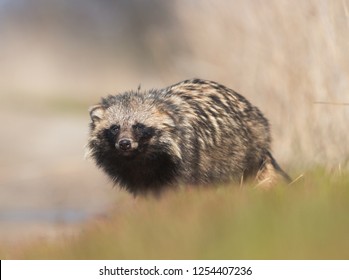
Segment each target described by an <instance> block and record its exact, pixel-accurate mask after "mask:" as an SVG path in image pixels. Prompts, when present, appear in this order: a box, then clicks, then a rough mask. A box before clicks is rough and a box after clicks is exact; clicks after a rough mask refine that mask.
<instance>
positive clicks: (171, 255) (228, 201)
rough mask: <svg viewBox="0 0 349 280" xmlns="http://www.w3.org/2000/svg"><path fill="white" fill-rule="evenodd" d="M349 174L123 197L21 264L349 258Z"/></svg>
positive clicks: (27, 253)
mask: <svg viewBox="0 0 349 280" xmlns="http://www.w3.org/2000/svg"><path fill="white" fill-rule="evenodd" d="M348 186H349V174H348V173H344V174H343V173H342V174H336V175H328V174H326V172H323V171H316V172H311V173H309V174H305V176H304V177H303V178H302V179H300V180H298V181H297V182H295V183H294V184H293V185H292V186H279V187H277V188H275V189H273V190H270V191H262V190H257V189H255V188H253V187H244V188H243V189H241V188H239V187H232V186H225V187H219V188H203V189H186V190H180V191H178V192H173V193H168V194H166V195H165V196H164V197H162V198H161V199H155V198H140V199H139V198H137V199H136V200H134V199H133V198H131V197H128V196H126V197H125V198H124V199H122V200H120V201H119V202H118V204H117V207H116V208H115V209H114V210H113V211H112V213H111V214H110V217H108V218H105V219H102V220H98V221H93V222H91V223H89V224H88V225H86V226H85V227H84V228H83V229H82V232H81V234H80V235H78V236H77V237H67V238H62V239H60V240H57V241H54V242H42V241H41V242H39V241H38V242H36V243H35V244H34V245H30V246H29V247H28V246H27V247H23V248H17V249H16V250H15V251H12V252H6V254H5V251H4V249H3V250H1V248H0V257H3V258H4V257H5V258H20V259H348V258H349V238H348V236H349V216H348V213H349V203H348V201H349V187H348Z"/></svg>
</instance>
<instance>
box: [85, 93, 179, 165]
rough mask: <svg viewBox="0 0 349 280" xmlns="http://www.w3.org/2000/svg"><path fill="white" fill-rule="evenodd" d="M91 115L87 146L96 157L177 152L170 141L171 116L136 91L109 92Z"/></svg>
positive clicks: (173, 128)
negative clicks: (115, 94) (128, 92)
mask: <svg viewBox="0 0 349 280" xmlns="http://www.w3.org/2000/svg"><path fill="white" fill-rule="evenodd" d="M90 117H91V124H90V127H91V136H90V140H89V145H88V148H89V154H92V155H94V156H95V157H96V155H97V156H98V157H103V156H106V155H107V156H108V157H109V156H115V157H122V158H125V159H136V158H140V157H146V158H147V157H148V158H149V157H154V155H155V154H157V153H159V152H167V153H170V154H171V155H173V156H177V155H180V153H179V148H178V146H177V145H176V144H175V143H174V142H173V136H174V134H175V133H176V129H175V124H174V121H173V119H172V118H171V117H170V116H169V115H168V114H166V112H164V111H162V110H159V108H158V107H157V106H156V105H155V104H154V103H153V101H151V100H145V99H144V98H142V97H140V96H137V94H135V95H132V94H124V95H117V96H110V97H108V98H107V99H104V102H102V103H101V104H99V105H96V106H93V107H92V108H91V109H90Z"/></svg>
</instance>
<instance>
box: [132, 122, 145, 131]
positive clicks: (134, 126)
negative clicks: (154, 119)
mask: <svg viewBox="0 0 349 280" xmlns="http://www.w3.org/2000/svg"><path fill="white" fill-rule="evenodd" d="M133 128H134V129H137V130H142V129H144V128H145V125H144V124H141V123H137V124H135V125H133Z"/></svg>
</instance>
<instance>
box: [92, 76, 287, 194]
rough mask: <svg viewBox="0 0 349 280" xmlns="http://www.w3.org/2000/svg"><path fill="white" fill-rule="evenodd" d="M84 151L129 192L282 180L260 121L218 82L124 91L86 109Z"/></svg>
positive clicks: (261, 118) (242, 100)
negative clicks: (86, 140)
mask: <svg viewBox="0 0 349 280" xmlns="http://www.w3.org/2000/svg"><path fill="white" fill-rule="evenodd" d="M90 117H91V123H90V136H89V140H88V144H87V154H88V155H89V156H90V157H92V158H93V159H94V161H95V162H96V164H97V166H98V167H100V168H101V169H102V170H104V171H105V172H106V173H107V174H108V175H109V177H110V178H111V179H112V180H113V181H114V183H116V184H118V185H120V186H121V187H123V188H126V190H128V191H129V192H131V193H133V194H134V195H137V194H145V193H148V192H153V193H159V192H161V191H162V190H163V189H165V188H167V187H175V186H178V185H208V184H219V183H224V182H229V181H235V182H240V181H242V180H245V179H247V178H255V179H256V180H257V181H258V182H263V183H267V184H269V183H271V182H274V181H275V179H277V178H279V177H282V178H284V179H285V180H286V181H289V180H290V178H289V177H288V175H287V174H286V173H285V172H284V171H283V170H282V169H281V168H280V167H279V165H278V164H277V162H276V161H275V159H274V158H273V157H272V155H271V153H270V143H271V138H270V132H269V124H268V121H267V119H266V118H265V117H264V116H263V114H262V113H261V112H260V110H259V109H258V108H257V107H255V106H253V105H252V104H251V103H250V102H249V101H247V100H246V99H245V98H244V97H243V96H241V95H240V94H238V93H236V92H234V91H233V90H231V89H229V88H227V87H225V86H223V85H220V84H218V83H215V82H212V81H206V80H200V79H193V80H186V81H183V82H180V83H178V84H175V85H172V86H169V87H167V88H164V89H160V90H157V89H153V90H150V91H145V92H141V91H140V90H138V91H128V92H125V93H121V94H117V95H110V96H108V97H106V98H102V100H101V102H100V103H99V104H98V105H95V106H93V107H91V108H90Z"/></svg>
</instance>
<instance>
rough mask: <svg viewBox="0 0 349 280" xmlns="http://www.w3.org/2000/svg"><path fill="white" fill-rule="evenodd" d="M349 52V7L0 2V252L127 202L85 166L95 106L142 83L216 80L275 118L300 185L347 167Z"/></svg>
mask: <svg viewBox="0 0 349 280" xmlns="http://www.w3.org/2000/svg"><path fill="white" fill-rule="evenodd" d="M348 50H349V1H348V0H309V1H290V0H288V1H286V0H269V1H262V0H261V1H256V0H235V1H227V0H215V1H197V0H175V1H160V0H118V1H110V0H99V1H92V0H50V1H47V0H0V100H1V102H0V116H1V120H2V126H1V138H0V143H1V145H0V241H1V240H6V241H11V240H16V241H17V240H19V239H23V238H24V239H25V238H28V237H29V236H42V237H45V238H46V237H51V236H55V235H56V234H57V233H59V232H61V231H62V230H63V231H64V232H74V228H75V226H76V225H77V224H78V223H80V222H83V221H85V220H86V219H88V218H90V217H93V216H99V215H103V213H105V212H106V210H107V209H108V208H109V207H111V206H112V205H115V203H117V199H118V197H120V195H123V194H122V192H120V191H118V190H117V189H113V188H112V184H111V183H110V182H109V181H108V179H107V178H106V177H105V176H104V175H103V174H102V173H101V172H100V171H99V170H97V169H96V168H95V167H94V165H93V163H92V162H88V161H86V160H85V159H84V145H85V143H86V140H87V133H88V123H89V117H88V107H89V106H90V105H93V104H95V103H97V102H98V101H99V98H100V97H101V96H104V95H107V94H112V93H117V92H122V91H125V90H130V89H136V88H137V87H138V85H141V86H142V89H150V88H161V87H165V86H168V85H171V84H173V83H176V82H178V81H180V80H184V79H188V78H194V77H198V78H204V79H209V80H214V81H217V82H220V83H222V84H224V85H226V86H228V87H230V88H232V89H234V90H235V91H237V92H239V93H241V94H243V95H244V96H246V97H247V98H248V99H249V100H250V101H251V102H252V103H253V104H255V105H257V106H258V107H259V108H260V109H261V111H262V112H263V113H264V114H265V115H266V116H267V118H268V119H269V120H270V123H271V126H272V133H273V151H274V155H275V157H276V159H277V160H278V161H279V162H280V164H281V165H282V166H283V168H284V169H285V170H287V171H289V172H290V173H291V175H293V176H297V175H298V174H299V173H303V172H306V170H309V169H311V168H314V167H315V166H323V167H325V168H328V169H333V170H336V171H340V170H341V169H344V168H348V165H349V133H348V123H349V105H348V103H349V54H348ZM318 102H325V104H323V103H318Z"/></svg>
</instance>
